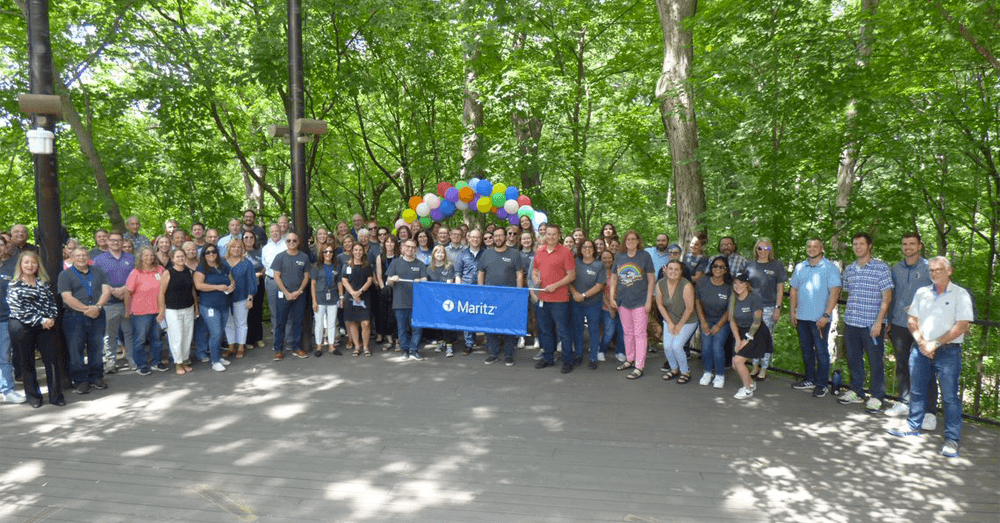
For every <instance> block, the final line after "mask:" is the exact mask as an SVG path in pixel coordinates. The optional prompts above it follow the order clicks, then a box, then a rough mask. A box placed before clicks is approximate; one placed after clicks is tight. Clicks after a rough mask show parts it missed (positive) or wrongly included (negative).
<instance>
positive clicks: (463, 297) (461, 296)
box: [412, 282, 528, 336]
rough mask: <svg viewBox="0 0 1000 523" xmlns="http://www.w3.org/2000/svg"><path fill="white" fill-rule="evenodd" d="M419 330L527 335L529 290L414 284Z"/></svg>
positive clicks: (416, 321)
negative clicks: (420, 328) (422, 328)
mask: <svg viewBox="0 0 1000 523" xmlns="http://www.w3.org/2000/svg"><path fill="white" fill-rule="evenodd" d="M412 321H413V325H414V326H417V327H424V328H431V329H444V330H457V331H472V332H490V333H493V334H513V335H518V336H524V335H527V328H528V289H526V288H517V287H491V286H486V285H462V284H454V283H438V282H420V283H414V284H413V319H412Z"/></svg>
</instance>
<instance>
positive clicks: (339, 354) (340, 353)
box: [333, 347, 344, 356]
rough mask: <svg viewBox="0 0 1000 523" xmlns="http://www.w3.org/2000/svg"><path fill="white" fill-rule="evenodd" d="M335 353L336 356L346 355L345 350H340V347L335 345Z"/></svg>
mask: <svg viewBox="0 0 1000 523" xmlns="http://www.w3.org/2000/svg"><path fill="white" fill-rule="evenodd" d="M333 355H334V356H343V355H344V353H343V352H340V349H338V348H336V347H334V349H333Z"/></svg>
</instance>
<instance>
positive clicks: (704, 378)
mask: <svg viewBox="0 0 1000 523" xmlns="http://www.w3.org/2000/svg"><path fill="white" fill-rule="evenodd" d="M712 376H713V374H712V373H711V372H706V373H705V374H702V375H701V379H700V380H698V385H708V384H709V383H712Z"/></svg>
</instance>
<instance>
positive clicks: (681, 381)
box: [677, 372, 691, 385]
mask: <svg viewBox="0 0 1000 523" xmlns="http://www.w3.org/2000/svg"><path fill="white" fill-rule="evenodd" d="M689 381H691V373H690V372H688V373H687V374H681V375H680V376H677V384H678V385H684V384H685V383H687V382H689Z"/></svg>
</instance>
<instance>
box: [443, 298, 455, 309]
mask: <svg viewBox="0 0 1000 523" xmlns="http://www.w3.org/2000/svg"><path fill="white" fill-rule="evenodd" d="M441 308H442V309H444V311H445V312H451V311H453V310H455V302H453V301H451V300H444V303H442V304H441Z"/></svg>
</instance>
